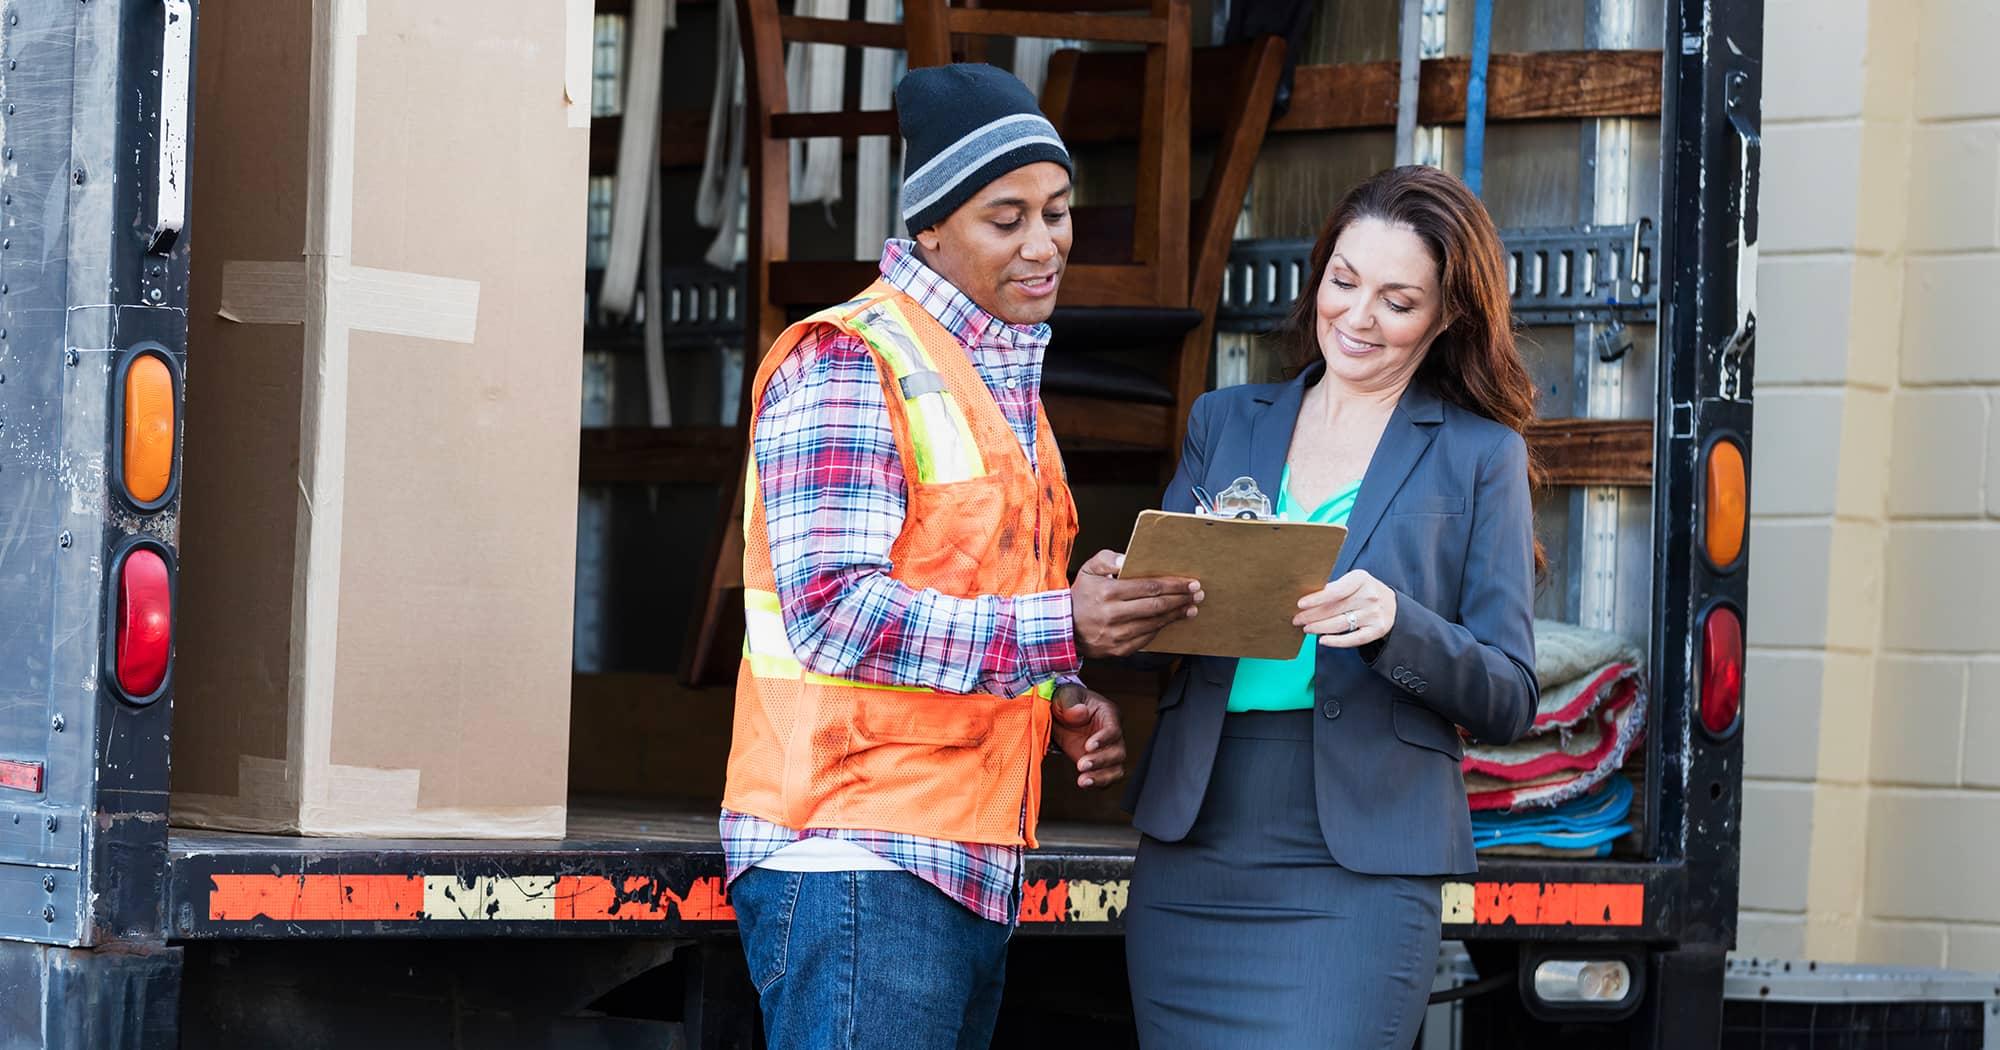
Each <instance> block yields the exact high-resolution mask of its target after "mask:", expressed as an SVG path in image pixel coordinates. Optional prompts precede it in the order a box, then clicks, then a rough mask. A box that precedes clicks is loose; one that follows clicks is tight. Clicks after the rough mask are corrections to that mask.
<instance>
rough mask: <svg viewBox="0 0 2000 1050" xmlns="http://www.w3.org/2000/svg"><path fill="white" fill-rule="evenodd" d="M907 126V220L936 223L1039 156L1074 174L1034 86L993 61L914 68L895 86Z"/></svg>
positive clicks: (918, 226)
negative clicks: (1036, 96)
mask: <svg viewBox="0 0 2000 1050" xmlns="http://www.w3.org/2000/svg"><path fill="white" fill-rule="evenodd" d="M896 114H897V120H898V122H899V123H901V125H902V128H903V142H904V147H903V170H904V171H906V172H908V173H909V174H907V175H905V176H904V177H903V221H905V222H907V223H909V226H910V232H911V233H916V232H917V231H919V230H925V229H929V228H930V227H932V226H935V225H937V224H938V223H940V222H942V221H944V219H945V217H946V216H948V215H950V214H951V213H952V212H955V211H957V210H958V206H959V205H961V204H964V203H965V202H966V201H967V200H968V199H970V198H971V197H972V195H973V194H975V193H978V192H979V191H980V190H981V189H983V188H984V187H985V186H986V184H987V183H990V182H992V181H993V180H994V179H997V178H999V177H1001V176H1002V175H1005V174H1007V173H1008V172H1010V171H1013V170H1014V169H1016V168H1020V167H1024V166H1026V165H1029V164H1033V163H1036V162H1037V161H1044V160H1046V161H1053V162H1054V163H1057V164H1060V165H1062V166H1063V168H1064V170H1066V171H1069V172H1071V173H1072V174H1073V173H1075V171H1076V168H1075V167H1073V166H1072V165H1071V164H1070V160H1069V151H1068V150H1066V149H1064V148H1063V144H1062V138H1061V137H1060V136H1058V135H1057V134H1056V129H1055V125H1053V124H1050V123H1049V121H1048V118H1047V117H1044V116H1042V111H1041V108H1040V107H1039V106H1037V105H1036V104H1035V96H1034V95H1032V94H1030V93H1029V92H1028V85H1026V84H1023V83H1021V81H1020V79H1019V78H1018V77H1016V76H1014V74H1012V73H1009V72H1007V71H1005V70H1002V69H996V68H994V67H992V66H988V65H980V64H976V63H969V62H961V63H958V64H956V65H949V66H926V67H924V68H922V69H912V70H910V71H909V73H907V74H905V75H904V77H903V82H902V83H900V84H897V85H896Z"/></svg>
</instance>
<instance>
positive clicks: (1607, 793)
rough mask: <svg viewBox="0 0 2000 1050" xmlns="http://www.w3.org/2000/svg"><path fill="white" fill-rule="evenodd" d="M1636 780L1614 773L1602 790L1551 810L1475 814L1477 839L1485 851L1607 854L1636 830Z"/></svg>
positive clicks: (1474, 841) (1482, 850)
mask: <svg viewBox="0 0 2000 1050" xmlns="http://www.w3.org/2000/svg"><path fill="white" fill-rule="evenodd" d="M1632 797H1633V790H1632V782H1631V781H1630V780H1627V779H1625V778H1624V777H1612V778H1611V779H1610V780H1609V781H1608V782H1606V783H1605V784H1604V786H1603V787H1602V788H1600V789H1598V790H1595V791H1592V792H1591V793H1589V794H1587V795H1584V796H1582V797H1580V798H1574V799H1571V800H1570V801H1568V802H1565V803H1563V804H1561V805H1559V806H1556V807H1554V808H1552V809H1547V810H1538V811H1527V812H1514V813H1492V812H1486V813H1474V814H1473V815H1472V841H1473V844H1474V845H1475V846H1476V847H1477V848H1478V849H1479V850H1480V851H1481V852H1485V853H1492V852H1502V853H1517V852H1519V853H1527V852H1532V853H1535V854H1538V855H1544V856H1546V855H1549V854H1551V853H1557V854H1561V855H1564V856H1604V855H1606V854H1608V853H1610V852H1611V844H1612V843H1613V842H1615V841H1617V840H1618V839H1619V838H1620V837H1622V836H1624V835H1626V834H1629V833H1630V832H1631V830H1632V821H1631V815H1632Z"/></svg>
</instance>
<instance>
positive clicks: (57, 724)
mask: <svg viewBox="0 0 2000 1050" xmlns="http://www.w3.org/2000/svg"><path fill="white" fill-rule="evenodd" d="M68 726H69V723H68V722H65V721H63V716H61V715H57V716H55V717H54V718H51V719H49V728H50V729H53V730H55V731H56V732H58V733H60V732H62V731H63V730H64V729H65V728H67V727H68Z"/></svg>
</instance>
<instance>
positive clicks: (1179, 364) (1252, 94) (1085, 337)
mask: <svg viewBox="0 0 2000 1050" xmlns="http://www.w3.org/2000/svg"><path fill="white" fill-rule="evenodd" d="M1284 52H1285V44H1284V41H1282V40H1280V39H1278V38H1277V37H1264V38H1261V39H1258V40H1254V41H1249V42H1246V43H1241V44H1235V45H1231V46H1228V47H1217V48H1202V49H1199V50H1197V51H1195V52H1194V54H1193V59H1192V61H1191V63H1190V67H1191V73H1192V77H1193V80H1194V82H1195V83H1199V84H1204V85H1217V86H1220V87H1223V88H1226V90H1215V91H1207V92H1203V93H1202V94H1201V96H1200V97H1199V98H1196V99H1193V100H1192V101H1191V104H1190V110H1189V123H1190V132H1191V136H1192V137H1194V138H1200V139H1206V140H1212V141H1213V143H1214V149H1213V155H1212V158H1211V162H1210V164H1209V168H1208V178H1207V181H1206V182H1205V183H1204V184H1203V186H1202V192H1201V195H1200V197H1198V198H1196V199H1195V200H1194V201H1193V204H1192V207H1191V209H1190V220H1191V221H1190V223H1189V233H1188V241H1189V247H1190V251H1189V260H1188V262H1189V266H1188V274H1187V280H1186V283H1187V293H1186V298H1185V300H1184V301H1185V303H1186V304H1187V305H1186V307H1185V308H1183V309H1178V310H1177V309H1173V308H1172V305H1171V304H1169V303H1161V304H1157V305H1156V306H1155V307H1154V308H1153V309H1152V310H1150V311H1144V312H1135V313H1132V314H1125V313H1120V312H1118V311H1114V310H1106V309H1103V308H1095V309H1094V308H1092V306H1091V305H1090V304H1089V303H1088V297H1087V295H1086V296H1073V295H1072V294H1071V290H1070V286H1069V284H1068V282H1067V280H1065V282H1064V285H1063V290H1062V293H1061V296H1062V301H1063V304H1064V305H1063V306H1062V307H1059V308H1058V309H1057V311H1056V316H1055V318H1053V319H1052V327H1053V328H1054V332H1055V335H1054V341H1053V342H1052V344H1051V345H1050V348H1049V358H1048V363H1047V365H1046V367H1045V374H1044V377H1043V397H1042V401H1043V403H1044V404H1045V405H1046V406H1047V408H1048V412H1049V416H1050V419H1051V420H1052V422H1053V423H1054V425H1055V428H1056V433H1057V434H1058V435H1060V436H1061V438H1062V441H1063V443H1064V446H1065V448H1070V447H1079V448H1090V447H1095V446H1103V445H1109V446H1114V447H1116V446H1138V447H1151V448H1157V449H1160V450H1161V451H1162V452H1163V453H1165V456H1166V461H1165V463H1164V465H1165V466H1166V467H1167V468H1171V467H1172V456H1173V455H1175V454H1177V453H1178V452H1179V450H1180V443H1181V435H1182V433H1183V431H1184V429H1185V427H1186V425H1187V416H1188V411H1189V410H1190V409H1191V408H1193V406H1194V399H1195V398H1197V397H1199V396H1201V394H1202V391H1204V390H1205V389H1207V386H1208V366H1209V358H1210V355H1211V348H1212V347H1213V345H1214V339H1215V304H1216V301H1217V300H1218V299H1219V298H1220V296H1221V294H1222V280H1223V274H1224V273H1225V271H1226V270H1227V268H1228V262H1229V246H1230V242H1231V240H1232V238H1233V236H1234V233H1235V230H1236V220H1237V215H1238V214H1239V213H1240V212H1241V211H1242V209H1243V196H1244V193H1245V192H1246V191H1247V190H1248V189H1249V186H1250V175H1251V172H1252V170H1253V169H1254V168H1255V167H1256V164H1257V155H1258V152H1259V150H1261V149H1262V147H1263V144H1264V135H1265V132H1266V131H1267V129H1268V127H1269V125H1270V113H1271V99H1272V97H1273V95H1275V94H1276V92H1277V87H1278V77H1279V74H1280V72H1281V71H1282V68H1283V65H1284ZM1139 58H1140V56H1138V55H1136V54H1133V53H1130V52H1083V51H1059V52H1057V53H1056V54H1055V55H1054V56H1053V57H1052V58H1051V59H1050V62H1049V80H1048V84H1047V86H1046V87H1045V88H1044V89H1043V92H1042V109H1043V111H1044V112H1046V113H1047V114H1048V115H1049V119H1050V120H1051V121H1053V122H1054V123H1055V125H1056V127H1057V129H1058V130H1060V131H1061V132H1062V134H1063V136H1064V140H1065V141H1066V142H1068V143H1070V145H1071V148H1072V149H1076V148H1078V147H1082V146H1089V145H1097V144H1102V143H1108V142H1116V141H1119V140H1120V139H1121V138H1129V136H1130V132H1129V131H1124V132H1122V133H1121V130H1120V129H1130V128H1133V127H1137V126H1139V121H1138V120H1137V119H1135V118H1137V117H1138V116H1139V114H1138V113H1136V112H1134V105H1135V103H1136V102H1137V100H1136V99H1134V98H1133V97H1132V96H1131V94H1130V93H1129V92H1124V93H1121V92H1120V89H1119V86H1120V85H1121V84H1130V83H1133V82H1134V80H1135V79H1136V77H1137V76H1138V75H1139V73H1140V72H1141V67H1140V61H1139ZM1142 146H1143V143H1142ZM1142 159H1143V149H1142ZM1141 207H1143V203H1142V205H1141ZM1139 210H1140V209H1138V208H1135V209H1099V208H1092V207H1089V206H1085V207H1080V208H1077V209H1076V210H1075V211H1076V219H1075V221H1076V231H1077V247H1076V249H1075V251H1073V252H1072V255H1071V258H1072V259H1077V258H1079V257H1081V258H1084V259H1089V258H1092V257H1093V256H1094V254H1095V253H1097V252H1100V251H1103V250H1104V248H1105V246H1107V245H1109V246H1112V247H1113V248H1114V249H1115V246H1116V244H1117V243H1118V238H1117V234H1116V232H1115V231H1117V230H1119V229H1121V228H1124V227H1136V225H1137V224H1136V223H1135V222H1134V220H1133V219H1132V218H1131V213H1135V212H1139ZM1086 265H1087V264H1086ZM1080 299H1081V300H1083V301H1082V302H1079V300H1080ZM1149 343H1150V345H1148V344H1149ZM1105 346H1111V347H1121V348H1125V349H1127V350H1128V351H1130V350H1135V349H1136V350H1138V351H1140V355H1141V357H1142V358H1150V360H1143V359H1142V360H1141V362H1139V367H1138V368H1137V369H1136V371H1137V372H1138V374H1137V375H1136V376H1130V373H1131V372H1133V371H1135V370H1134V369H1126V370H1125V372H1126V373H1127V374H1128V376H1130V377H1129V378H1126V379H1125V380H1123V384H1122V385H1123V386H1124V388H1125V389H1126V390H1127V391H1128V392H1127V394H1126V395H1125V396H1124V397H1118V396H1116V393H1117V391H1116V388H1117V387H1118V386H1119V385H1120V382H1121V380H1120V376H1119V373H1118V372H1117V371H1114V370H1112V369H1109V368H1106V367H1104V365H1103V363H1102V362H1096V363H1093V364H1086V362H1089V358H1088V357H1086V356H1085V355H1086V354H1088V352H1089V351H1090V350H1091V349H1092V348H1097V347H1105ZM1125 356H1126V357H1127V358H1128V359H1129V358H1130V357H1131V356H1132V355H1131V354H1130V353H1129V352H1128V353H1127V354H1126V355H1125Z"/></svg>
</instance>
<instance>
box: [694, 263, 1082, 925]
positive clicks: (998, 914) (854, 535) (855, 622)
mask: <svg viewBox="0 0 2000 1050" xmlns="http://www.w3.org/2000/svg"><path fill="white" fill-rule="evenodd" d="M915 248H916V246H915V244H913V243H912V242H910V241H902V240H892V241H889V242H888V243H887V244H886V245H884V247H883V250H882V264H881V269H882V275H883V277H884V278H885V279H886V280H887V281H888V282H889V283H890V284H892V285H894V286H895V287H896V288H897V289H899V290H901V291H903V292H904V293H906V294H907V295H909V296H910V298H912V299H914V300H915V301H916V302H917V304H918V305H919V306H921V307H922V308H923V309H924V310H926V311H927V312H929V313H930V315H931V316H932V317H934V318H936V319H937V320H938V321H939V322H941V323H942V324H943V325H944V327H945V330H946V331H949V332H951V333H952V334H953V335H955V336H957V337H958V339H959V341H960V343H962V344H963V345H964V346H965V348H966V351H967V353H968V355H969V356H970V357H971V359H972V363H973V365H974V366H975V367H976V368H977V369H978V372H979V375H980V377H981V378H982V379H984V380H985V381H986V386H987V389H988V390H990V391H992V393H993V398H994V400H995V401H997V402H998V403H999V405H1000V411H1001V413H1002V414H1003V415H1005V416H1006V418H1007V423H1008V425H1009V427H1010V428H1011V429H1012V430H1013V431H1014V435H1015V437H1017V438H1018V439H1019V440H1020V442H1021V446H1022V448H1023V450H1024V451H1026V453H1027V456H1028V462H1029V465H1030V467H1033V466H1034V464H1035V459H1036V449H1035V420H1036V417H1035V409H1036V406H1037V404H1038V403H1039V401H1040V398H1041V369H1042V354H1043V351H1044V350H1046V349H1047V347H1048V341H1049V329H1048V326H1047V325H1045V324H1044V325H1035V326H1033V327H1022V326H1015V325H1009V324H1006V323H1005V322H1002V321H1000V320H999V319H997V318H995V317H993V316H992V315H990V314H988V313H986V312H985V311H984V310H981V309H980V308H979V307H978V306H977V305H976V304H974V303H973V302H972V300H971V299H969V298H967V297H966V296H965V295H964V294H963V293H961V292H960V291H959V290H958V289H957V288H955V287H953V286H952V285H951V283H950V282H948V281H946V280H945V279H944V278H943V277H941V276H939V275H938V274H937V273H936V272H934V271H933V270H931V269H930V268H929V267H927V266H925V265H924V264H923V263H922V262H920V261H919V260H918V259H917V256H916V251H915ZM753 454H754V455H755V456H756V457H757V479H758V488H759V492H760V494H761V495H762V496H763V499H764V517H765V528H766V532H767V533H768V536H769V539H770V545H771V563H772V565H773V567H774V568H775V569H776V575H777V589H778V599H779V602H780V605H781V607H782V611H783V616H784V623H785V633H786V636H787V638H788V640H789V641H790V642H791V645H792V650H793V652H794V653H796V654H797V656H798V659H799V662H800V663H802V664H804V665H805V666H806V667H808V668H810V669H811V670H813V671H816V672H818V673H820V674H826V675H834V676H838V677H842V678H851V679H856V680H859V681H864V682H870V683H875V684H881V685H915V686H927V687H930V688H933V689H937V690H940V691H943V692H948V693H992V694H996V695H1000V696H1018V695H1020V694H1021V693H1024V692H1027V691H1028V690H1029V689H1032V688H1033V687H1034V686H1035V685H1036V684H1038V683H1040V682H1043V681H1046V680H1048V679H1049V678H1052V677H1070V676H1073V675H1074V674H1075V673H1076V671H1077V668H1078V665H1079V660H1078V657H1077V651H1076V640H1075V627H1074V623H1073V621H1072V618H1071V606H1070V595H1069V591H1068V590H1057V591H1046V592H1042V593H1038V594H1029V595H1020V596H1002V595H983V596H980V597H976V598H956V597H951V596H949V595H943V594H940V593H938V592H937V591H935V590H922V591H919V590H915V589H912V588H910V587H908V586H906V585H905V584H903V583H901V582H900V581H898V580H896V579H895V578H894V577H892V576H890V575H889V570H890V568H891V563H890V559H889V551H890V547H891V546H892V545H893V544H894V543H895V541H896V537H897V536H898V534H900V533H901V532H902V528H903V518H904V515H905V513H906V510H907V506H908V488H907V482H906V480H905V478H904V476H903V465H902V460H901V458H900V457H899V456H898V454H897V451H896V442H895V438H894V436H893V433H892V430H891V424H890V418H889V406H888V402H887V401H886V399H885V398H884V396H883V393H882V386H881V382H880V380H879V378H878V374H877V372H876V368H875V359H874V357H873V356H872V355H871V354H870V353H869V351H868V348H867V346H866V345H865V344H863V343H862V342H861V341H860V340H859V339H857V338H855V337H853V336H850V335H847V334H845V333H843V332H840V331H838V330H836V329H833V328H830V327H822V328H820V329H818V330H816V331H814V332H811V333H808V334H807V335H806V337H805V338H804V339H802V340H800V342H799V344H798V346H796V347H795V348H793V350H792V352H791V354H790V355H789V356H787V357H786V359H785V360H784V362H783V363H782V364H780V365H779V367H778V370H777V372H776V373H775V374H774V375H773V376H772V378H771V381H770V383H769V385H768V386H766V387H765V390H764V394H763V400H762V403H761V409H760V412H759V414H758V417H757V433H756V440H755V448H754V449H753ZM721 829H722V845H723V852H724V854H725V855H726V856H727V858H728V877H729V879H730V880H731V881H734V880H735V878H736V876H738V875H740V874H742V873H743V872H744V871H746V870H748V869H749V868H751V867H754V866H755V865H756V864H757V863H758V862H759V861H761V860H763V859H764V858H766V857H769V856H770V855H771V854H773V853H775V852H777V851H778V850H780V849H782V848H784V847H785V846H788V845H790V844H792V843H794V842H797V841H799V840H800V839H803V838H807V837H813V836H819V837H826V838H837V839H842V840H845V841H849V842H853V843H856V844H858V845H860V846H862V847H864V848H866V849H867V850H868V851H869V852H871V853H874V854H875V855H877V856H879V857H882V858H883V859H885V860H887V861H889V862H890V863H893V864H895V865H896V866H898V867H900V868H903V869H904V870H906V871H909V872H910V873H911V874H913V875H916V876H917V877H918V878H921V879H923V880H924V881H926V882H928V883H930V884H931V885H933V886H936V887H937V888H938V889H939V890H941V891H943V892H944V893H945V895H947V896H949V897H951V898H952V899H953V900H955V901H957V902H959V903H960V904H962V905H964V906H965V907H967V908H969V909H971V910H972V911H973V912H974V913H976V914H978V915H980V916H981V917H983V918H986V919H989V920H991V921H993V922H1005V923H1011V922H1013V921H1014V919H1015V917H1016V907H1017V903H1018V898H1019V895H1020V886H1021V848H1020V847H1018V846H996V845H987V844H980V843H960V842H945V841H940V840H937V839H928V838H924V837H921V836H917V835H905V834H895V833H889V832H875V831H853V830H844V829H824V828H807V829H799V830H794V829H791V828H786V827H782V826H780V825H777V824H773V823H771V822H769V821H766V820H762V819H760V818H757V817H753V816H749V815H747V814H742V813H733V812H730V811H728V810H724V811H723V813H722V821H721Z"/></svg>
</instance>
